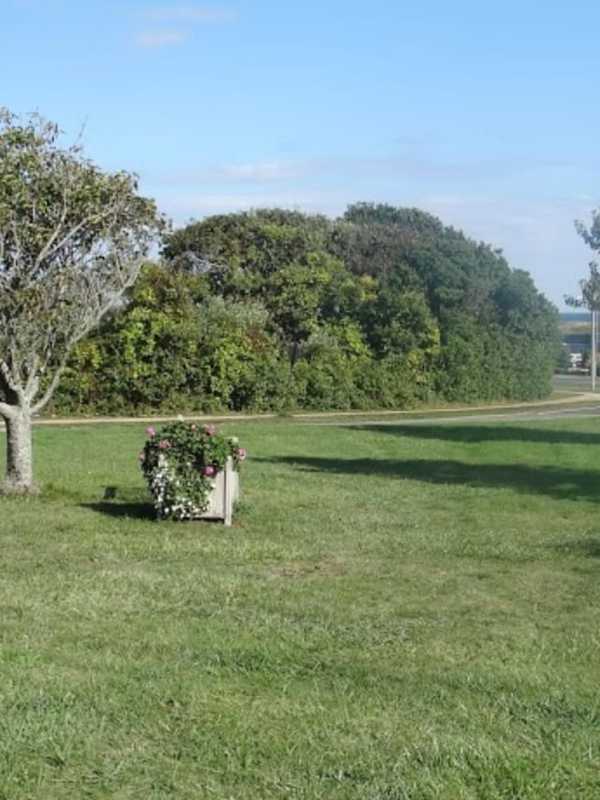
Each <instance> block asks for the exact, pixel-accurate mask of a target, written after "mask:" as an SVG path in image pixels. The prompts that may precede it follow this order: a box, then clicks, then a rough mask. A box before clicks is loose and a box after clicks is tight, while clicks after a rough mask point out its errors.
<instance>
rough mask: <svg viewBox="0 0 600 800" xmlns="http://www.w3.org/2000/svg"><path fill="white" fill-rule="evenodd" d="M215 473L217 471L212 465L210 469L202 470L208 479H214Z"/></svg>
mask: <svg viewBox="0 0 600 800" xmlns="http://www.w3.org/2000/svg"><path fill="white" fill-rule="evenodd" d="M215 473H216V469H215V468H214V467H211V466H210V465H209V466H208V467H204V469H203V470H202V474H203V475H205V476H206V477H207V478H212V477H213V476H214V475H215Z"/></svg>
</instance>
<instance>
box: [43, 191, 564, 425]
mask: <svg viewBox="0 0 600 800" xmlns="http://www.w3.org/2000/svg"><path fill="white" fill-rule="evenodd" d="M558 342H559V336H558V315H557V312H556V309H554V307H553V306H552V305H551V304H550V303H549V302H548V301H547V300H546V299H545V298H544V297H543V296H542V295H541V294H540V293H539V292H538V291H537V289H536V288H535V286H534V284H533V282H532V280H531V278H530V276H529V275H528V274H527V273H525V272H522V271H520V270H511V269H510V267H509V265H508V264H507V262H506V260H505V259H504V258H503V256H502V254H501V252H500V251H497V250H494V249H492V248H491V247H489V246H488V245H485V244H482V243H477V242H474V241H472V240H470V239H468V238H467V237H466V236H465V235H464V234H463V233H461V232H460V231H456V230H454V229H453V228H448V227H445V226H444V225H443V224H442V223H441V222H440V221H439V220H438V219H436V218H435V217H432V216H431V215H429V214H426V213H425V212H422V211H418V210H416V209H398V208H393V207H391V206H385V205H379V206H378V205H370V204H358V205H355V206H351V207H350V208H349V209H348V211H347V212H346V214H345V215H344V217H343V218H342V219H339V220H329V219H327V218H325V217H322V216H308V215H304V214H301V213H299V212H291V211H284V210H268V211H256V212H252V213H243V214H229V215H221V216H216V217H210V218H208V219H206V220H204V221H202V222H197V223H192V224H190V225H188V226H186V227H184V228H182V229H181V230H178V231H175V232H174V233H173V234H171V235H170V236H169V237H168V238H167V239H166V241H165V246H164V251H163V262H162V263H161V264H154V265H148V266H147V267H146V269H145V270H144V271H143V272H142V275H141V277H140V279H139V280H138V282H137V284H136V285H135V287H134V288H133V289H132V290H131V292H130V294H129V296H128V298H127V303H126V305H125V306H124V307H123V308H122V309H121V310H120V311H118V312H117V313H115V314H114V315H113V316H112V317H111V318H110V319H109V320H107V321H106V322H105V324H104V325H103V327H102V329H101V330H99V331H98V332H97V333H96V334H94V335H93V336H91V337H90V338H88V339H86V340H85V341H83V342H81V343H80V344H79V345H78V347H77V348H76V350H75V353H74V355H73V358H72V360H71V363H70V365H69V369H68V371H67V374H66V376H65V380H64V382H63V385H62V387H61V389H60V391H59V393H58V394H57V396H56V399H55V410H56V411H71V412H72V411H90V412H107V413H108V412H120V411H129V412H138V411H143V410H157V411H158V410H160V411H168V410H176V409H177V410H184V409H185V410H212V411H214V410H221V409H231V410H236V411H242V410H256V411H264V410H269V409H275V410H282V409H288V408H294V407H304V408H362V407H364V408H368V407H376V406H382V407H383V406H386V407H407V406H412V405H415V404H417V403H420V402H423V401H427V400H432V399H434V398H437V399H438V400H447V401H470V402H476V401H491V400H502V399H522V400H529V399H534V398H540V397H543V396H545V395H547V394H548V392H549V391H550V380H551V376H552V371H553V367H554V364H555V362H556V358H557V352H558Z"/></svg>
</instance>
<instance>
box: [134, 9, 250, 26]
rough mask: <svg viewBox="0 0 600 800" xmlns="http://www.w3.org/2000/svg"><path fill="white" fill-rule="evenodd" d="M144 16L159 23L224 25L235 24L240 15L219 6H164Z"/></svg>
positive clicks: (151, 10) (150, 10) (148, 10)
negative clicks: (225, 23) (227, 23)
mask: <svg viewBox="0 0 600 800" xmlns="http://www.w3.org/2000/svg"><path fill="white" fill-rule="evenodd" d="M144 16H145V17H146V18H147V19H152V20H156V21H158V22H191V23H223V22H234V21H235V20H236V19H237V18H238V13H237V11H235V10H234V9H230V8H221V7H217V6H164V7H162V8H149V9H147V10H146V12H145V15H144Z"/></svg>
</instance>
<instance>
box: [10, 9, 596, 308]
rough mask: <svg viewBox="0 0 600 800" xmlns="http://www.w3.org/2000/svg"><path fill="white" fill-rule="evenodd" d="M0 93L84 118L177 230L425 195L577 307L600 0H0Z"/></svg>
mask: <svg viewBox="0 0 600 800" xmlns="http://www.w3.org/2000/svg"><path fill="white" fill-rule="evenodd" d="M0 10H1V12H2V13H1V15H0V32H1V33H2V47H1V49H0V76H1V77H0V106H1V105H4V106H7V107H8V108H10V109H11V111H14V112H20V113H26V112H29V111H38V112H40V113H41V114H43V115H44V116H45V117H48V118H50V119H52V120H54V121H56V122H58V123H59V124H60V126H61V128H62V129H63V130H64V131H65V139H66V140H67V141H74V140H75V139H76V138H77V137H78V136H79V135H80V133H81V132H82V131H83V133H82V137H83V142H84V146H85V150H86V153H87V154H88V155H89V156H90V157H91V158H92V159H93V160H95V161H96V162H97V163H99V164H100V165H101V166H102V167H104V168H106V169H111V170H117V169H127V170H130V171H135V172H137V173H138V174H139V176H140V180H141V189H142V191H143V193H144V194H146V195H149V196H152V197H154V198H155V199H156V201H157V203H158V205H159V207H160V209H161V210H162V211H163V212H165V213H166V214H167V215H168V216H169V217H170V218H171V219H172V220H173V221H174V223H175V224H177V225H181V224H184V223H186V222H187V221H189V220H190V219H198V218H201V217H204V216H206V215H209V214H214V213H221V212H229V211H237V210H242V209H248V208H259V207H265V206H284V207H287V208H294V209H299V210H305V211H311V212H320V213H325V214H329V215H338V214H340V213H342V212H343V211H344V209H345V207H346V206H347V205H348V204H349V203H353V202H357V201H373V202H387V203H392V204H394V205H398V206H416V207H419V208H423V209H425V210H427V211H430V212H432V213H434V214H436V215H437V216H439V217H440V218H441V219H442V221H444V222H445V223H446V224H450V225H453V226H455V227H458V228H460V229H462V230H464V232H465V233H466V234H467V235H469V236H471V237H473V238H474V239H477V240H483V241H486V242H489V243H490V244H492V245H494V246H495V247H500V248H502V249H503V251H504V253H505V255H506V257H507V259H508V260H509V263H510V264H511V266H513V267H518V268H520V269H526V270H528V271H529V272H530V273H531V274H532V276H533V278H534V280H535V282H536V284H537V286H538V287H539V288H540V289H541V290H542V291H543V292H544V293H545V294H546V295H547V296H548V297H549V298H550V299H551V300H553V301H554V302H555V303H556V304H557V305H558V306H559V307H561V308H562V307H563V306H564V304H563V296H564V294H566V293H568V294H575V293H577V289H578V280H579V279H580V278H582V277H584V276H585V274H586V272H587V264H588V262H589V261H590V259H591V258H592V255H593V254H592V253H591V251H590V250H589V249H588V248H587V247H586V245H585V244H584V243H583V241H582V240H581V239H580V238H579V237H578V235H577V233H576V231H575V227H574V220H575V219H580V220H582V221H584V222H586V223H587V222H589V221H590V220H591V212H592V210H593V209H595V208H598V207H600V152H599V149H598V145H599V143H600V137H599V132H600V103H598V78H597V76H598V74H600V48H599V47H598V36H597V32H598V30H600V4H598V3H594V2H591V1H589V2H588V1H586V2H584V1H583V0H572V1H571V2H570V3H568V4H567V3H565V2H564V0H560V2H558V1H557V0H547V2H545V3H543V4H542V3H540V2H532V0H519V2H517V1H516V0H504V1H503V2H502V3H498V2H495V0H487V2H484V1H482V0H478V2H474V1H473V0H454V2H452V3H450V2H448V1H447V0H421V2H419V3H416V2H412V3H404V2H402V0H396V1H395V2H392V1H391V0H388V1H387V2H384V1H383V0H370V2H369V3H366V2H364V0H361V1H360V2H358V1H357V0H344V2H340V1H339V0H329V2H328V1H327V0H321V2H316V1H315V0H303V2H301V3H298V2H293V1H292V0H288V2H286V1H285V0H237V2H235V1H234V2H231V3H229V0H223V3H219V2H216V3H215V4H212V5H210V4H202V3H194V2H191V1H190V2H186V1H185V0H183V2H182V3H178V2H174V3H169V2H168V0H167V1H166V2H161V0H159V2H158V3H156V4H152V3H148V2H144V1H143V0H131V1H130V2H127V0H125V1H123V0H121V1H120V2H116V0H86V1H85V2H81V0H0Z"/></svg>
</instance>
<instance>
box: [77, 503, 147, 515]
mask: <svg viewBox="0 0 600 800" xmlns="http://www.w3.org/2000/svg"><path fill="white" fill-rule="evenodd" d="M81 508H89V509H90V510H91V511H97V512H98V513H99V514H106V515H107V516H109V517H126V518H128V519H143V520H156V511H155V510H154V508H153V507H152V506H151V505H150V504H149V503H119V502H118V501H115V502H112V503H110V502H107V501H104V502H101V503H82V504H81Z"/></svg>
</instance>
